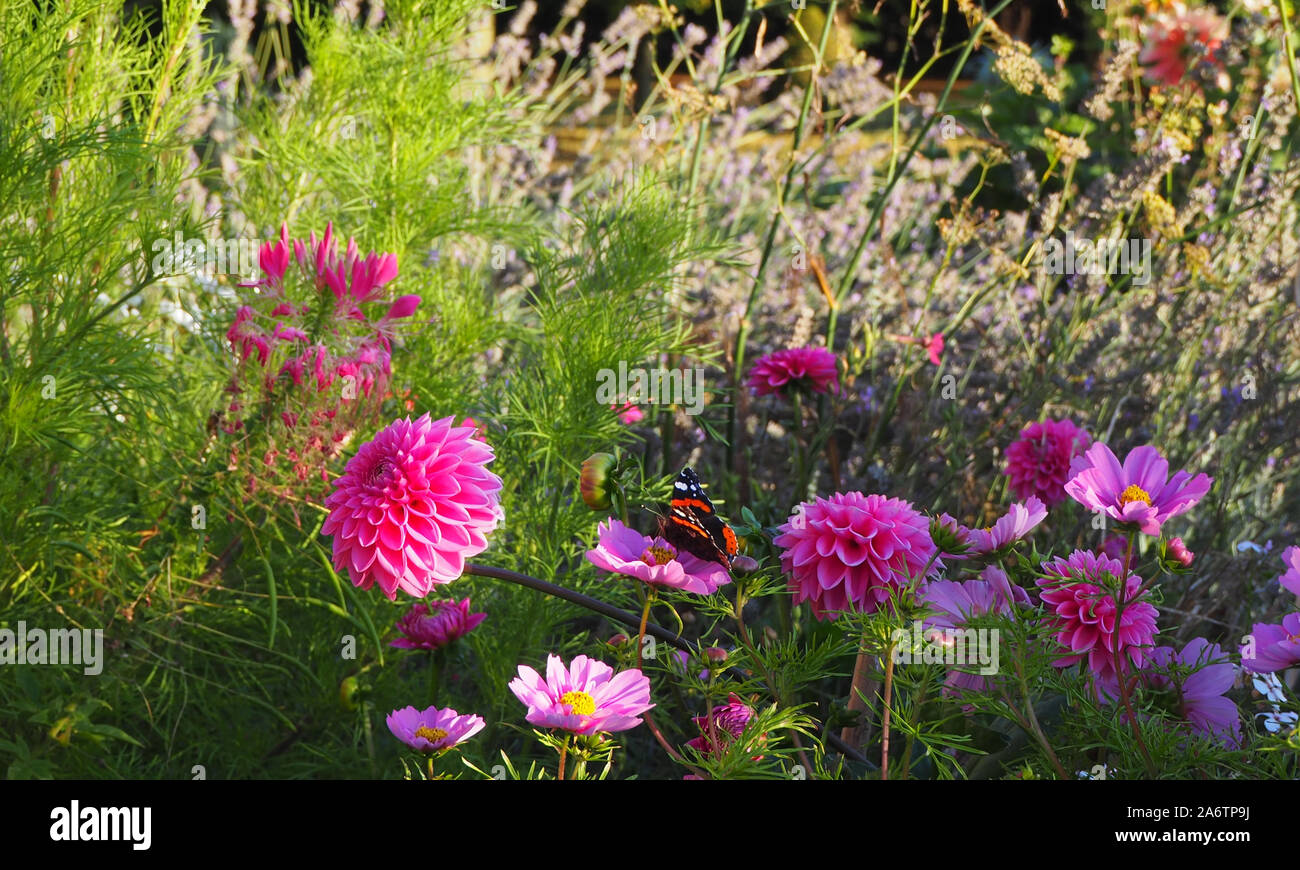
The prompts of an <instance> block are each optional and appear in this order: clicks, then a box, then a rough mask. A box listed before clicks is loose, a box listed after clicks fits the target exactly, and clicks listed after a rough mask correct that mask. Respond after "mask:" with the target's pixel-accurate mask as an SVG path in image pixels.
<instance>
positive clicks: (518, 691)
mask: <svg viewBox="0 0 1300 870" xmlns="http://www.w3.org/2000/svg"><path fill="white" fill-rule="evenodd" d="M510 691H512V692H514V693H515V697H516V698H518V699H519V700H520V702H522V703H523V704H524V705H525V706H526V707H528V715H527V716H526V717H525V718H526V719H527V720H528V722H529V723H530V724H533V725H536V726H538V727H540V728H562V729H564V730H565V731H571V732H573V733H574V734H595V733H597V732H607V731H627V730H628V729H629V728H635V727H636V726H637V725H640V724H641V719H640V718H638V717H639V716H640V714H642V713H644V712H645V711H647V710H649V709H651V708H653V707H654V706H655V705H654V704H651V703H650V678H649V677H647V676H646V675H645V674H643V673H641V671H639V670H636V669H632V670H627V671H620V672H619V673H617V674H615V673H614V669H613V668H611V667H610V666H609V665H607V664H605V663H603V662H598V661H596V660H595V659H589V658H587V657H586V656H577V657H576V658H574V660H573V662H572V663H571V664H570V665H569V667H568V668H567V669H566V668H565V667H564V662H562V661H561V660H560V657H559V656H557V655H548V656H547V657H546V679H545V680H543V679H542V677H541V675H540V674H538V673H537V671H535V670H533V669H532V668H530V667H526V666H525V665H520V666H519V676H518V677H516V678H515V679H513V680H511V681H510Z"/></svg>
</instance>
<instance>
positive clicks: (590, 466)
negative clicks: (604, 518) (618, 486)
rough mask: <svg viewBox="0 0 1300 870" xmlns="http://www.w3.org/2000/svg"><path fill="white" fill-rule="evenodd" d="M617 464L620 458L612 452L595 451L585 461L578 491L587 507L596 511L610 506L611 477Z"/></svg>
mask: <svg viewBox="0 0 1300 870" xmlns="http://www.w3.org/2000/svg"><path fill="white" fill-rule="evenodd" d="M617 464H618V460H617V459H616V458H615V457H614V455H613V454H611V453H593V454H591V456H588V457H587V458H586V459H585V460H584V461H583V463H582V475H581V476H580V477H579V479H578V491H579V492H580V493H581V494H582V501H583V502H584V503H585V504H586V505H587V507H589V508H591V509H592V510H594V511H603V510H607V509H608V508H609V506H610V499H609V483H610V482H611V481H610V479H609V478H610V475H611V474H612V473H613V471H614V466H615V465H617Z"/></svg>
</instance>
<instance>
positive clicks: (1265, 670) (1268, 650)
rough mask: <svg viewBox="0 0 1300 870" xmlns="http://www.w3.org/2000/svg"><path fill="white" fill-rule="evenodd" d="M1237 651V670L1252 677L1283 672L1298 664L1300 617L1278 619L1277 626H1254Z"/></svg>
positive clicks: (1294, 614)
mask: <svg viewBox="0 0 1300 870" xmlns="http://www.w3.org/2000/svg"><path fill="white" fill-rule="evenodd" d="M1249 638H1250V639H1249V641H1247V643H1245V644H1244V645H1243V646H1242V647H1241V666H1242V667H1243V668H1245V669H1246V670H1248V671H1250V672H1251V673H1252V674H1269V673H1272V672H1274V671H1284V670H1286V669H1287V668H1293V667H1295V666H1296V665H1298V664H1300V613H1292V614H1290V615H1289V616H1284V617H1282V624H1281V625H1272V624H1269V623H1263V622H1257V623H1255V625H1254V626H1253V627H1252V628H1251V630H1250V635H1249Z"/></svg>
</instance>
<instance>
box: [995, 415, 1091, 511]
mask: <svg viewBox="0 0 1300 870" xmlns="http://www.w3.org/2000/svg"><path fill="white" fill-rule="evenodd" d="M1091 444H1092V438H1090V437H1089V436H1088V433H1087V432H1085V431H1083V430H1082V429H1080V428H1079V427H1078V426H1076V425H1074V423H1073V422H1071V421H1070V420H1044V421H1043V422H1041V423H1030V424H1029V425H1028V426H1026V427H1025V428H1024V429H1022V430H1021V431H1020V438H1019V439H1017V440H1016V441H1015V442H1013V443H1012V444H1011V446H1010V447H1008V448H1007V468H1006V473H1007V476H1008V477H1010V478H1011V491H1012V492H1013V493H1014V494H1015V496H1016V498H1019V499H1025V498H1028V497H1029V496H1031V495H1034V496H1038V498H1040V499H1042V500H1043V503H1044V504H1046V505H1047V506H1048V507H1053V506H1054V505H1057V504H1060V503H1061V502H1063V501H1065V482H1066V481H1067V480H1069V479H1070V463H1071V462H1072V461H1074V457H1076V456H1078V455H1079V454H1080V453H1082V452H1083V451H1085V450H1087V449H1088V447H1089V446H1090V445H1091Z"/></svg>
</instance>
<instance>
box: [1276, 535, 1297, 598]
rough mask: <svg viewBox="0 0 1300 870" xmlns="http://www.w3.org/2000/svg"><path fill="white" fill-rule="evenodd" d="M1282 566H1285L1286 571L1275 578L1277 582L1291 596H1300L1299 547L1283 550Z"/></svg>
mask: <svg viewBox="0 0 1300 870" xmlns="http://www.w3.org/2000/svg"><path fill="white" fill-rule="evenodd" d="M1282 564H1283V565H1286V570H1285V571H1283V572H1282V574H1281V575H1280V576H1279V577H1278V578H1277V582H1279V583H1281V584H1282V588H1283V589H1286V590H1287V591H1288V592H1290V593H1291V594H1293V595H1300V547H1287V548H1286V549H1285V550H1283V551H1282Z"/></svg>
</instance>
